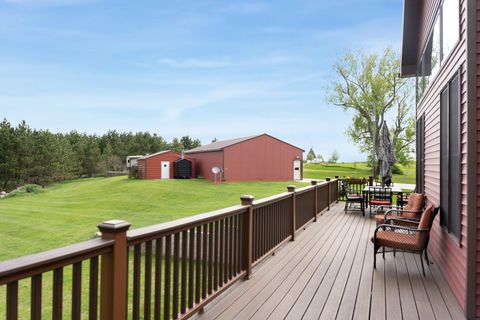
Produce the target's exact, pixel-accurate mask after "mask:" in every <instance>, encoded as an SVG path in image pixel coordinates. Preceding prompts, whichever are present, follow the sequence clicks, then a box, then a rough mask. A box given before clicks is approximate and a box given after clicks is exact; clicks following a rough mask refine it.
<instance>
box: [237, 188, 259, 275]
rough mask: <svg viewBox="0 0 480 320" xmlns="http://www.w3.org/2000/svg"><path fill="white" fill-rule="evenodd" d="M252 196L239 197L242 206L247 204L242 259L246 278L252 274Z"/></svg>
mask: <svg viewBox="0 0 480 320" xmlns="http://www.w3.org/2000/svg"><path fill="white" fill-rule="evenodd" d="M254 199H255V197H254V196H250V195H244V196H241V197H240V200H241V204H242V206H248V209H247V216H246V220H245V221H246V226H245V235H244V239H245V240H244V241H245V242H244V243H245V247H244V253H243V255H244V257H245V259H244V261H245V270H246V275H245V278H246V279H250V277H251V276H252V264H253V200H254Z"/></svg>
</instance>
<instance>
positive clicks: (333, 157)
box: [328, 150, 340, 163]
mask: <svg viewBox="0 0 480 320" xmlns="http://www.w3.org/2000/svg"><path fill="white" fill-rule="evenodd" d="M338 159H340V153H338V151H337V150H333V152H332V155H331V156H330V158H329V159H328V162H330V163H337V161H338Z"/></svg>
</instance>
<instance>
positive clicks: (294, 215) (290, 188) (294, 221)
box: [287, 185, 297, 241]
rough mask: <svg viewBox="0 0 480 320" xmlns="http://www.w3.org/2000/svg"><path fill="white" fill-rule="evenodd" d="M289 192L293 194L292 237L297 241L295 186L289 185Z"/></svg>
mask: <svg viewBox="0 0 480 320" xmlns="http://www.w3.org/2000/svg"><path fill="white" fill-rule="evenodd" d="M287 190H288V192H290V193H291V194H292V216H291V221H292V230H291V233H292V239H291V241H295V231H296V229H297V227H296V213H295V186H292V185H290V186H287Z"/></svg>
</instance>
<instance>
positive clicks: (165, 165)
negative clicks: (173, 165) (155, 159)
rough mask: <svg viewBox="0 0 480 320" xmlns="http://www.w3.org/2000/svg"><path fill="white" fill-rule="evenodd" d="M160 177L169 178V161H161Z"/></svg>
mask: <svg viewBox="0 0 480 320" xmlns="http://www.w3.org/2000/svg"><path fill="white" fill-rule="evenodd" d="M161 166H162V179H170V161H162V164H161Z"/></svg>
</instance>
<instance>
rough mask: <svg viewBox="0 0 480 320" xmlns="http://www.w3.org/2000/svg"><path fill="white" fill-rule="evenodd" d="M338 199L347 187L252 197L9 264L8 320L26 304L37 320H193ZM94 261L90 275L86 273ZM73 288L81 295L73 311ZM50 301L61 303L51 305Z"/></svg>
mask: <svg viewBox="0 0 480 320" xmlns="http://www.w3.org/2000/svg"><path fill="white" fill-rule="evenodd" d="M337 199H338V182H337V180H332V181H327V182H324V183H321V184H318V185H317V183H316V182H315V181H314V182H312V185H311V186H307V187H304V188H301V189H298V190H295V187H293V186H289V187H288V192H285V193H282V194H279V195H275V196H272V197H269V198H265V199H261V200H257V201H254V198H253V197H252V196H243V197H241V204H240V205H237V206H233V207H230V208H225V209H221V210H217V211H213V212H209V213H205V214H200V215H195V216H192V217H188V218H184V219H179V220H175V221H171V222H166V223H162V224H158V225H154V226H149V227H145V228H139V229H135V230H131V231H127V230H128V228H129V226H130V225H129V224H128V223H126V222H124V221H118V220H111V221H107V222H104V223H102V224H100V225H99V226H98V227H99V229H100V231H101V232H102V236H101V238H98V239H95V240H90V241H86V242H82V243H79V244H75V245H72V246H68V247H64V248H60V249H56V250H51V251H47V252H44V253H39V254H34V255H30V256H27V257H23V258H18V259H14V260H9V261H5V262H0V289H1V287H2V286H6V294H5V295H6V304H5V306H6V308H5V313H6V318H7V319H9V320H10V319H19V318H21V317H19V304H20V305H21V306H20V307H25V305H24V304H25V303H26V304H30V316H31V318H32V319H40V318H41V317H42V315H43V316H45V315H48V316H49V315H50V313H51V314H52V317H53V319H61V318H62V316H64V317H65V318H68V317H70V316H71V318H72V319H80V318H82V319H83V318H88V319H98V318H100V319H127V317H128V318H129V319H178V318H188V317H190V316H192V315H193V314H194V313H196V312H201V311H202V308H203V306H204V305H205V304H207V303H208V302H210V301H211V300H213V299H214V298H215V297H216V296H218V295H219V294H220V293H222V292H223V291H224V290H226V289H227V288H228V287H230V286H231V285H232V284H234V283H235V282H236V281H238V280H240V279H242V278H246V279H248V278H250V277H251V274H252V267H253V266H254V265H255V264H257V263H259V262H260V261H261V260H262V259H264V258H265V257H267V256H268V255H270V254H273V253H274V252H275V250H276V249H277V248H278V247H279V246H280V245H282V244H283V243H284V242H285V241H289V240H295V234H296V233H297V232H298V231H300V230H301V229H302V228H304V227H305V225H306V224H307V223H309V222H311V221H315V220H316V217H317V215H318V214H319V213H321V212H323V211H324V210H326V209H329V208H330V205H331V204H332V203H334V202H336V201H337ZM87 261H89V268H88V272H82V265H83V264H84V263H85V264H86V263H87ZM70 265H71V266H72V269H71V281H70V282H69V283H65V282H66V281H65V279H64V277H63V269H64V268H65V267H66V266H70ZM99 269H100V272H99ZM45 273H53V276H51V280H50V278H48V280H49V281H51V282H52V285H51V286H48V285H42V275H43V274H45ZM28 278H31V285H30V288H29V289H30V295H29V296H28V297H27V298H26V299H25V297H23V298H22V299H20V298H19V293H18V292H19V291H18V287H19V286H18V282H19V281H20V280H22V279H28ZM82 286H83V287H88V290H84V289H82ZM99 286H100V290H98V288H99ZM64 288H67V289H68V291H69V292H70V291H71V300H70V303H69V304H68V308H64V304H65V298H64V295H65V294H64V290H63V289H64ZM47 291H48V292H47ZM46 295H47V296H48V297H51V302H50V301H48V303H47V301H42V297H44V296H46ZM19 301H20V303H19ZM26 301H27V302H26ZM46 305H47V306H48V307H45V306H46ZM42 307H43V309H42ZM66 310H68V313H67V311H66ZM0 311H1V309H0ZM0 313H1V312H0Z"/></svg>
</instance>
